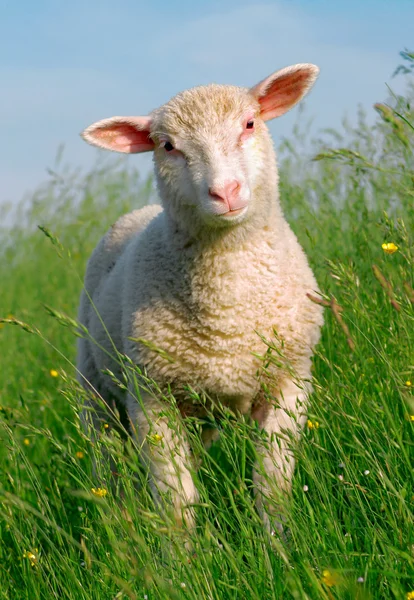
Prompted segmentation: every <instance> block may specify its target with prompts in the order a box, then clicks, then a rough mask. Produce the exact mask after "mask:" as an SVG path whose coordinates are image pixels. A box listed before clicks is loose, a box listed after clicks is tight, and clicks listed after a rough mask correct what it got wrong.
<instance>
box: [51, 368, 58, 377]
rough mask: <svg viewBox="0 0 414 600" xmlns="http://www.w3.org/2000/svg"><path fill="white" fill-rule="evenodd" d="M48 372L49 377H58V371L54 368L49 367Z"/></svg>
mask: <svg viewBox="0 0 414 600" xmlns="http://www.w3.org/2000/svg"><path fill="white" fill-rule="evenodd" d="M49 373H50V376H51V377H59V373H58V372H57V371H56V369H50V371H49Z"/></svg>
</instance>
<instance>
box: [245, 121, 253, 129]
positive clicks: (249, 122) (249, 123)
mask: <svg viewBox="0 0 414 600" xmlns="http://www.w3.org/2000/svg"><path fill="white" fill-rule="evenodd" d="M253 127H254V121H253V119H252V120H251V121H247V123H246V129H253Z"/></svg>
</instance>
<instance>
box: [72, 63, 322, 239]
mask: <svg viewBox="0 0 414 600" xmlns="http://www.w3.org/2000/svg"><path fill="white" fill-rule="evenodd" d="M318 72H319V70H318V68H317V67H316V66H314V65H311V64H299V65H294V66H292V67H287V68H285V69H282V70H280V71H277V72H276V73H273V74H272V75H270V76H269V77H267V78H266V79H264V80H263V81H261V82H260V83H258V84H257V85H256V86H254V87H253V88H251V89H244V88H238V87H233V86H222V85H214V84H212V85H208V86H201V87H197V88H193V89H190V90H186V91H184V92H182V93H180V94H178V95H177V96H175V97H174V98H172V99H171V100H170V101H169V102H167V103H166V104H164V105H163V106H161V107H160V108H158V109H156V110H155V111H153V112H152V113H151V114H150V115H149V116H145V117H113V118H110V119H104V120H103V121H99V122H97V123H94V124H93V125H91V126H90V127H88V128H87V129H86V130H85V131H84V133H83V137H84V139H85V140H86V141H87V142H90V143H91V144H95V145H96V146H100V147H102V148H106V149H108V150H114V151H117V152H125V153H137V152H147V151H150V150H152V151H154V163H155V172H156V176H157V181H158V187H159V191H160V195H161V199H162V201H163V204H164V208H165V210H166V211H167V213H168V214H169V215H170V216H171V217H172V218H173V219H174V220H177V221H178V220H180V219H181V218H182V216H183V213H186V217H187V219H186V221H187V222H189V221H191V222H192V223H194V224H197V223H198V224H202V225H203V226H204V227H205V226H210V227H213V228H223V227H231V226H234V225H237V224H239V223H241V222H242V221H245V220H246V219H249V218H251V217H252V215H254V214H255V213H256V212H257V211H258V209H259V207H260V206H262V205H263V202H268V203H275V202H276V201H277V171H276V161H275V154H274V150H273V146H272V141H271V138H270V135H269V133H268V129H267V127H266V125H265V121H267V120H269V119H273V118H275V117H279V116H280V115H282V114H284V113H285V112H286V111H288V110H289V109H290V108H292V107H293V106H294V105H295V104H296V103H297V102H299V100H300V99H301V98H302V97H303V96H304V95H305V94H306V93H307V91H308V90H309V89H310V88H311V86H312V85H313V83H314V81H315V79H316V77H317V75H318ZM262 212H263V211H262Z"/></svg>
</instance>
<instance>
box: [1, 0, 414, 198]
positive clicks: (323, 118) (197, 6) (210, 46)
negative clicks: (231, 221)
mask: <svg viewBox="0 0 414 600" xmlns="http://www.w3.org/2000/svg"><path fill="white" fill-rule="evenodd" d="M413 23H414V1H413V0H393V1H392V2H391V1H390V0H388V1H385V0H375V1H374V0H359V1H357V0H346V1H343V0H329V1H328V0H276V1H271V2H269V1H265V0H263V1H256V2H254V1H251V0H222V1H221V2H218V1H217V0H212V1H210V2H204V1H201V0H199V1H198V2H194V0H169V1H165V0H162V1H161V0H152V1H150V2H141V1H140V0H117V2H114V1H113V0H99V1H98V0H89V1H87V2H86V1H85V0H82V1H81V0H70V1H69V2H68V1H67V0H37V1H36V2H35V1H33V0H0V81H1V84H2V85H1V93H0V126H1V131H2V136H1V139H2V144H1V145H0V204H1V203H2V202H5V201H12V202H16V201H17V200H19V199H20V198H21V197H22V195H23V193H24V192H27V191H30V190H31V189H33V188H35V187H36V186H37V185H38V184H40V183H42V182H44V181H45V180H46V179H47V173H46V167H48V166H52V165H53V161H54V157H55V155H56V151H57V148H58V146H59V144H60V143H63V144H64V146H65V153H64V156H65V161H66V162H68V163H70V164H72V165H73V166H80V167H84V168H88V167H90V166H91V165H92V164H93V163H94V161H95V160H96V157H97V152H98V151H97V150H96V149H94V148H92V147H90V146H88V145H87V144H85V142H83V141H82V140H81V138H80V137H79V132H80V131H81V130H82V129H83V128H84V127H86V126H87V125H89V124H90V123H92V122H94V121H97V120H99V119H102V118H105V117H110V116H113V115H123V114H125V115H130V114H131V115H133V114H136V115H140V114H146V113H147V112H149V111H150V110H151V109H153V108H155V107H156V106H158V105H160V104H162V103H164V102H165V101H166V100H168V99H169V98H170V97H171V96H173V95H174V94H175V93H176V92H178V91H180V90H182V89H184V88H187V87H193V86H195V85H200V84H205V83H209V82H212V81H215V82H218V83H231V84H235V85H243V86H250V85H253V84H254V83H256V82H257V81H259V80H260V79H262V78H263V77H265V76H266V75H268V74H270V73H271V72H273V71H275V70H277V69H279V68H281V67H284V66H286V65H289V64H294V63H297V62H313V63H315V64H317V65H319V66H320V68H321V75H320V78H319V80H318V82H317V83H316V86H315V88H314V90H313V92H312V93H311V95H310V96H309V99H308V100H307V103H306V106H307V114H308V115H309V116H313V117H315V126H317V127H339V126H340V122H341V118H342V117H343V115H344V114H347V115H348V116H349V117H351V119H352V118H353V117H354V116H355V114H356V110H357V105H358V103H361V104H362V105H363V106H364V107H365V108H366V109H367V111H368V112H369V113H371V114H372V115H373V110H372V108H371V107H372V104H373V103H374V102H377V101H380V100H383V99H385V97H386V96H387V89H386V85H385V83H386V82H388V83H390V84H391V86H392V88H393V89H395V90H396V91H401V90H402V89H403V84H404V80H403V78H401V77H399V78H395V79H392V78H391V75H392V73H393V71H394V69H395V67H396V65H397V64H399V62H400V61H399V56H398V52H399V51H400V50H402V49H404V48H405V47H408V48H413V47H414V27H413ZM295 118H297V109H294V110H293V111H292V112H291V113H289V114H288V115H286V116H284V117H282V118H281V119H278V120H276V121H274V122H272V124H271V131H272V134H273V136H274V138H275V140H277V139H280V137H281V136H288V135H289V133H290V131H291V129H292V126H293V124H294V122H295ZM128 160H129V161H134V164H136V165H137V166H139V167H141V168H142V170H143V171H148V169H149V168H150V165H151V163H150V160H149V158H148V156H139V155H138V156H133V157H129V158H128Z"/></svg>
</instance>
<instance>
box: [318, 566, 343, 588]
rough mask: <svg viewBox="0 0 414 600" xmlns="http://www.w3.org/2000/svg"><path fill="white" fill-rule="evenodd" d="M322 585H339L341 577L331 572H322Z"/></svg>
mask: <svg viewBox="0 0 414 600" xmlns="http://www.w3.org/2000/svg"><path fill="white" fill-rule="evenodd" d="M321 581H322V583H323V584H324V585H326V586H328V587H332V586H334V585H337V584H338V583H339V576H338V574H337V573H332V572H331V571H328V570H325V571H323V572H322V579H321Z"/></svg>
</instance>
